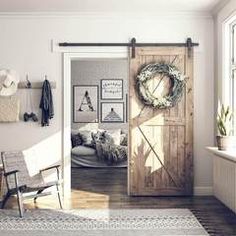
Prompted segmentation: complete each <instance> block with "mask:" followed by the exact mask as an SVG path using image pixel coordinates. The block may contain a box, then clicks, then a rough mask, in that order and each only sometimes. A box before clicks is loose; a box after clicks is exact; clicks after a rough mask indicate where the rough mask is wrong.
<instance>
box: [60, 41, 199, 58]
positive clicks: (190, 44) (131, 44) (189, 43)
mask: <svg viewBox="0 0 236 236" xmlns="http://www.w3.org/2000/svg"><path fill="white" fill-rule="evenodd" d="M59 46H60V47H129V48H132V50H131V52H132V53H131V55H132V58H135V48H136V47H186V48H188V56H189V57H191V51H192V48H193V47H197V46H199V43H193V41H192V39H191V38H187V40H186V42H185V43H136V39H135V38H132V39H131V41H130V42H129V43H67V42H64V43H59Z"/></svg>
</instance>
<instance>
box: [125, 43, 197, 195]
mask: <svg viewBox="0 0 236 236" xmlns="http://www.w3.org/2000/svg"><path fill="white" fill-rule="evenodd" d="M158 62H165V63H170V64H173V65H175V66H176V67H177V68H178V69H179V70H180V71H181V72H182V73H183V74H184V75H185V76H186V77H188V79H187V84H186V87H185V90H184V94H183V96H182V99H181V101H180V102H179V103H178V104H177V105H176V106H174V107H173V108H170V109H162V110H160V109H159V110H158V109H156V110H155V109H152V108H150V107H147V106H144V105H143V103H142V102H141V101H140V99H139V98H138V96H137V93H136V90H135V85H136V78H137V74H138V72H139V71H140V69H141V68H142V67H143V66H144V65H147V64H150V63H158ZM129 81H130V82H129V194H130V195H134V196H179V195H192V193H193V52H192V53H191V56H190V57H189V56H188V52H187V49H186V48H181V47H155V48H147V47H144V48H136V56H135V58H130V80H129ZM153 81H154V82H153V85H149V86H153V88H154V87H155V80H153ZM156 81H158V78H157V79H156ZM169 86H170V85H169V79H168V78H166V79H164V80H163V81H162V90H163V91H161V92H164V93H165V92H166V91H168V87H169ZM165 90H166V91H165ZM157 155H158V158H157Z"/></svg>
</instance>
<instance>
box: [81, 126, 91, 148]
mask: <svg viewBox="0 0 236 236" xmlns="http://www.w3.org/2000/svg"><path fill="white" fill-rule="evenodd" d="M78 134H79V135H80V136H81V138H82V140H83V145H84V146H87V147H93V148H94V147H95V143H94V141H93V138H92V132H91V131H90V130H81V131H79V133H78Z"/></svg>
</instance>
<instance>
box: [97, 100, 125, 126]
mask: <svg viewBox="0 0 236 236" xmlns="http://www.w3.org/2000/svg"><path fill="white" fill-rule="evenodd" d="M101 122H103V123H124V103H123V102H102V103H101Z"/></svg>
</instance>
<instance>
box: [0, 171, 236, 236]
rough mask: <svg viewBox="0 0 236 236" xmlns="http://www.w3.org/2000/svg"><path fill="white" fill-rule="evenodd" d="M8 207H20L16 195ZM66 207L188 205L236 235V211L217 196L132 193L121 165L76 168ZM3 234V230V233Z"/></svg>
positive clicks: (51, 199) (217, 233)
mask: <svg viewBox="0 0 236 236" xmlns="http://www.w3.org/2000/svg"><path fill="white" fill-rule="evenodd" d="M24 205H25V208H28V209H29V208H59V204H58V201H57V198H56V197H55V196H48V197H43V198H39V199H38V201H37V203H36V204H34V203H33V201H32V200H27V201H25V204H24ZM7 207H8V208H17V204H16V199H14V198H12V199H11V201H9V203H8V204H7ZM64 208H67V209H68V208H71V209H76V208H123V209H124V208H129V209H131V208H136V209H137V208H188V209H190V210H191V211H192V212H193V213H194V215H195V216H196V217H197V218H198V220H199V221H200V222H201V224H202V225H203V226H204V227H205V229H206V230H207V231H208V232H209V234H210V235H212V236H236V215H235V214H234V213H233V212H232V211H230V210H229V209H228V208H226V207H225V206H224V205H223V204H222V203H221V202H220V201H218V200H217V199H216V198H214V197H213V196H209V197H129V196H128V195H127V171H126V169H124V168H122V169H121V168H119V169H89V168H83V169H76V168H73V169H72V193H71V198H67V199H64ZM0 235H1V234H0Z"/></svg>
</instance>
